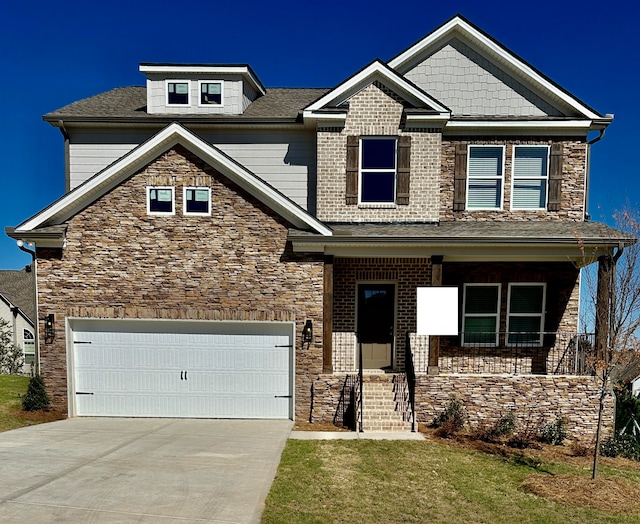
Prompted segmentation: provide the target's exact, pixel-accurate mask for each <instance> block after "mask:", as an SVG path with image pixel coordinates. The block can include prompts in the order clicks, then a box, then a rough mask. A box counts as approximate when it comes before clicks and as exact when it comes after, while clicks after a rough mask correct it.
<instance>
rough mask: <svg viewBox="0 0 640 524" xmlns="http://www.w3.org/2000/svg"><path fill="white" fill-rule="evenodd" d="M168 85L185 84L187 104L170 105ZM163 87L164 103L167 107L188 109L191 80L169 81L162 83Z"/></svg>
mask: <svg viewBox="0 0 640 524" xmlns="http://www.w3.org/2000/svg"><path fill="white" fill-rule="evenodd" d="M169 84H187V103H186V104H170V103H169ZM164 86H165V93H166V97H165V101H166V103H167V107H189V106H190V105H191V80H185V79H171V80H165V81H164Z"/></svg>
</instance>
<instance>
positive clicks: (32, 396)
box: [22, 375, 50, 411]
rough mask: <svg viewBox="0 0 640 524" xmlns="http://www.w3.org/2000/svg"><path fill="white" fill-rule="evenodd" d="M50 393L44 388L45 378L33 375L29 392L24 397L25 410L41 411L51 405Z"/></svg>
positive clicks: (23, 407) (23, 406) (23, 405)
mask: <svg viewBox="0 0 640 524" xmlns="http://www.w3.org/2000/svg"><path fill="white" fill-rule="evenodd" d="M49 402H50V400H49V395H47V392H46V390H45V388H44V380H42V377H41V376H40V375H36V376H34V377H31V379H30V380H29V387H28V389H27V394H26V395H25V396H24V398H23V399H22V409H23V410H25V411H39V410H42V409H47V408H48V407H49Z"/></svg>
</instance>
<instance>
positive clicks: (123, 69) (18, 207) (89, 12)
mask: <svg viewBox="0 0 640 524" xmlns="http://www.w3.org/2000/svg"><path fill="white" fill-rule="evenodd" d="M0 13H1V14H0V49H2V52H0V79H1V81H0V99H1V100H4V103H3V104H2V110H0V123H1V124H2V125H0V147H1V148H2V163H1V164H0V180H1V181H2V191H1V192H0V226H1V230H0V269H20V268H22V267H23V266H24V265H25V264H28V263H30V262H31V257H30V256H29V255H27V254H25V253H23V252H22V251H20V250H19V249H18V248H17V246H16V243H15V240H13V239H11V238H9V237H7V236H6V234H5V233H4V228H5V227H6V226H11V227H15V226H17V225H19V224H20V223H22V222H23V221H24V220H26V219H27V218H29V217H31V216H32V215H34V214H36V213H37V212H39V211H40V210H42V209H43V208H45V207H46V206H48V205H49V204H51V203H52V202H53V201H55V200H56V199H58V198H59V197H60V196H62V195H63V193H64V143H63V138H62V134H61V133H60V131H59V130H58V129H55V128H53V127H51V126H50V125H49V124H47V123H46V122H44V121H43V120H42V115H44V114H45V113H49V112H51V111H54V110H56V109H59V108H61V107H63V106H65V105H67V104H70V103H71V102H74V101H77V100H80V99H83V98H87V97H90V96H93V95H96V94H98V93H101V92H104V91H108V90H110V89H113V88H115V87H121V86H129V85H144V76H143V75H142V74H141V73H140V72H139V71H138V66H139V64H140V63H141V62H171V63H216V64H220V63H230V64H237V63H241V64H249V65H251V67H252V68H253V70H254V71H255V72H256V74H257V76H258V77H259V78H260V80H261V81H262V83H263V84H264V85H265V86H266V87H267V88H268V87H333V86H336V85H337V84H339V83H340V82H342V81H343V80H344V79H346V78H348V77H349V76H351V75H352V74H353V73H355V72H356V71H358V70H360V69H361V68H362V67H363V66H365V65H367V64H368V63H370V62H371V61H372V60H374V59H376V58H380V59H382V60H384V61H387V60H389V59H391V58H393V57H394V56H395V55H397V54H398V53H399V52H401V51H403V50H405V49H406V48H407V47H409V46H410V45H412V44H413V43H415V42H416V41H417V40H419V39H421V38H422V37H424V36H425V35H427V34H428V33H430V32H431V31H433V30H434V29H436V28H437V27H438V26H440V25H441V24H442V23H444V22H445V21H447V20H448V19H449V18H451V17H452V16H454V15H456V14H461V15H462V16H464V17H465V18H467V19H468V20H469V21H470V22H472V23H473V24H475V25H477V26H479V27H480V28H481V29H482V30H484V31H485V32H487V33H488V34H490V35H491V36H492V37H493V38H494V39H496V40H498V41H499V42H500V43H502V44H503V45H504V46H506V47H507V48H508V49H510V50H511V51H512V52H514V53H515V54H516V55H518V56H520V57H521V58H523V59H524V60H526V61H527V62H529V63H530V64H531V65H533V66H534V67H535V68H537V69H538V70H539V71H541V72H542V73H543V74H545V75H546V76H548V77H550V78H551V79H552V80H554V81H555V82H556V83H558V84H560V85H561V86H562V87H563V88H565V89H566V90H568V91H569V92H571V93H572V94H573V95H574V96H576V97H577V98H579V99H580V100H582V101H583V102H585V103H586V104H587V105H589V106H590V107H592V108H594V109H595V110H596V111H598V112H599V113H601V114H606V113H613V114H615V119H614V121H613V124H611V125H610V126H609V128H608V129H607V132H606V135H605V137H604V139H603V140H601V141H600V142H598V143H597V144H595V145H594V146H593V148H592V168H591V180H592V191H591V197H590V202H589V206H590V212H591V215H592V217H593V219H594V220H599V221H604V222H607V223H612V221H611V216H612V214H613V213H614V211H615V210H616V209H618V208H620V207H621V206H623V205H624V204H625V202H629V203H630V204H631V205H634V206H637V205H638V202H639V201H640V167H638V165H639V164H638V162H637V161H636V158H635V156H636V154H637V151H638V143H637V142H638V126H637V123H638V121H639V117H640V114H639V113H640V104H638V103H637V101H635V97H636V96H637V94H638V89H639V86H640V59H639V58H638V53H637V51H638V47H639V44H638V20H639V15H640V4H638V3H636V2H629V1H624V2H621V1H617V0H610V1H608V2H593V1H591V0H587V1H581V2H572V1H567V2H558V1H553V2H551V1H546V0H542V1H537V2H535V3H534V2H512V3H507V2H504V0H501V1H494V0H485V1H483V2H478V1H477V0H476V1H473V0H465V1H455V0H444V1H440V2H434V1H429V0H421V1H414V0H403V1H402V2H392V3H389V2H387V1H385V2H383V1H381V0H369V1H367V2H364V1H361V0H352V1H348V2H347V1H339V2H338V1H334V0H327V1H324V2H305V1H304V0H295V1H293V0H287V1H278V0H272V1H271V2H256V1H255V0H245V1H243V2H237V3H236V2H220V3H217V2H203V1H198V2H195V1H192V0H182V1H180V2H176V1H175V0H173V1H167V0H154V1H147V0H128V1H126V2H125V1H121V0H112V1H110V2H87V1H86V0H83V1H82V2H80V1H77V0H65V1H64V2H51V1H50V0H35V1H33V2H11V3H6V4H5V5H4V6H3V7H2V10H1V11H0ZM593 136H596V135H595V134H594V135H593ZM590 138H591V137H590Z"/></svg>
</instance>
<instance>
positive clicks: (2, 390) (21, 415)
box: [0, 375, 64, 431]
mask: <svg viewBox="0 0 640 524" xmlns="http://www.w3.org/2000/svg"><path fill="white" fill-rule="evenodd" d="M28 386H29V377H23V376H20V375H0V431H8V430H10V429H16V428H21V427H23V426H31V425H33V424H41V423H42V422H51V421H52V420H59V419H61V418H64V415H61V414H60V413H57V412H55V411H34V412H27V411H22V397H23V396H24V395H25V394H26V393H27V387H28Z"/></svg>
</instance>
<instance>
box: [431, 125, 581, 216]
mask: <svg viewBox="0 0 640 524" xmlns="http://www.w3.org/2000/svg"><path fill="white" fill-rule="evenodd" d="M553 142H562V143H563V155H562V189H561V202H560V211H557V212H556V211H544V210H543V211H511V210H510V208H511V166H512V163H513V146H514V145H523V144H531V145H537V144H544V145H546V144H549V145H550V144H552V143H553ZM457 144H471V145H483V144H486V145H505V146H506V147H505V159H504V160H505V162H504V163H505V165H504V188H503V191H504V203H503V210H496V211H456V212H454V211H453V193H454V192H453V181H454V174H455V171H454V168H455V151H456V145H457ZM586 153H587V145H586V143H585V142H584V141H583V140H576V139H575V138H558V137H556V138H553V139H544V138H540V137H531V138H529V139H524V138H522V139H517V140H516V139H513V138H511V137H492V138H486V139H479V138H478V137H460V138H457V137H456V138H455V139H448V138H443V140H442V180H441V182H440V188H441V198H440V220H441V221H450V220H505V219H508V220H543V221H546V220H573V221H577V222H580V221H582V220H583V219H584V197H585V178H586Z"/></svg>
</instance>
